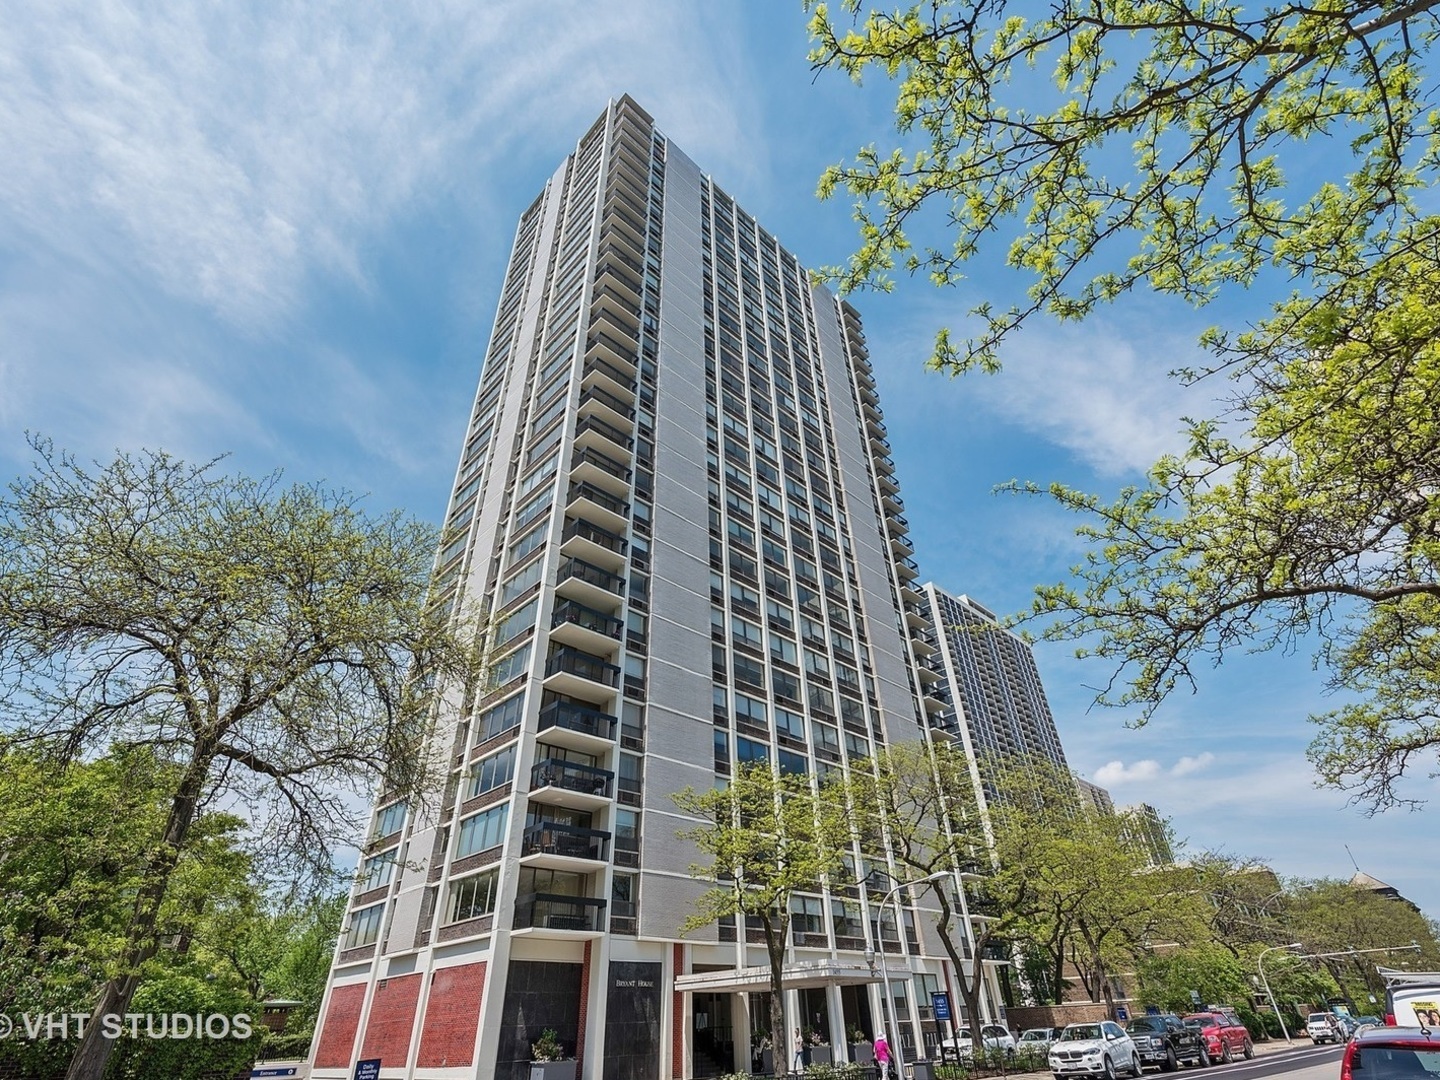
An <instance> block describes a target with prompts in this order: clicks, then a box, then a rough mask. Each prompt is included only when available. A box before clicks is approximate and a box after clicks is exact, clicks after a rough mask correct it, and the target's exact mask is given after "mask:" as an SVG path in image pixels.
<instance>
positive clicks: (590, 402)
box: [578, 386, 635, 431]
mask: <svg viewBox="0 0 1440 1080" xmlns="http://www.w3.org/2000/svg"><path fill="white" fill-rule="evenodd" d="M578 411H579V413H580V415H581V416H594V417H597V418H598V419H600V420H603V421H605V423H607V424H609V425H610V426H611V427H617V426H618V427H620V429H621V430H622V431H624V430H629V428H630V426H631V424H633V423H634V421H635V410H634V409H632V408H631V407H630V405H629V404H628V403H627V402H625V401H622V400H621V399H620V398H618V397H616V396H615V395H614V394H611V393H609V392H607V391H605V390H602V389H600V387H598V386H589V387H587V388H586V389H584V390H582V391H580V407H579V410H578Z"/></svg>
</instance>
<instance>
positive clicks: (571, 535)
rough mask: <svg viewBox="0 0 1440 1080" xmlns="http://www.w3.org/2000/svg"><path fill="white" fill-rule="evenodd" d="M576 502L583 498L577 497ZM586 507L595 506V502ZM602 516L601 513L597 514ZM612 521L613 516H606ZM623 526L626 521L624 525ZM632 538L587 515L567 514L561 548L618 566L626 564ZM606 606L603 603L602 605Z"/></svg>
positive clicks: (597, 562) (600, 563)
mask: <svg viewBox="0 0 1440 1080" xmlns="http://www.w3.org/2000/svg"><path fill="white" fill-rule="evenodd" d="M576 502H577V503H580V502H582V500H576ZM585 508H586V509H589V510H592V511H593V510H594V509H595V507H594V505H593V504H587V505H586V507H585ZM595 516H596V517H600V516H601V515H600V514H598V513H597V514H595ZM606 520H607V521H613V520H614V518H613V516H610V517H607V518H606ZM621 527H622V528H623V527H624V526H623V525H622V526H621ZM629 547H630V542H629V541H628V540H626V539H625V537H623V536H621V535H620V534H619V533H617V532H611V531H610V530H609V529H606V528H602V527H601V526H599V525H596V524H595V523H594V522H593V521H587V520H585V519H584V518H566V519H565V529H564V531H563V532H561V534H560V551H561V553H562V554H565V555H569V556H571V557H579V558H581V559H583V560H585V561H586V562H587V563H589V564H591V565H594V566H601V567H608V568H610V569H612V570H619V569H621V568H622V567H624V565H625V552H626V551H627V550H628V549H629ZM602 606H603V605H602Z"/></svg>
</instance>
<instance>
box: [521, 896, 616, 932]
mask: <svg viewBox="0 0 1440 1080" xmlns="http://www.w3.org/2000/svg"><path fill="white" fill-rule="evenodd" d="M604 915H605V901H604V900H598V899H594V898H592V897H588V896H557V895H555V894H553V893H528V894H526V895H525V896H517V897H516V898H515V929H516V930H523V929H526V928H529V927H543V928H546V929H550V930H589V931H592V932H593V931H598V930H600V929H601V927H602V920H603V918H604Z"/></svg>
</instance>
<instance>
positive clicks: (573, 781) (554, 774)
mask: <svg viewBox="0 0 1440 1080" xmlns="http://www.w3.org/2000/svg"><path fill="white" fill-rule="evenodd" d="M557 704H558V702H557ZM612 719H613V718H612ZM614 781H615V774H614V773H613V772H611V771H610V770H608V769H597V768H596V767H595V766H593V765H581V764H579V763H578V762H574V761H563V760H561V759H559V758H545V759H544V760H543V761H537V762H536V763H535V765H534V767H533V768H531V770H530V790H531V791H540V790H543V789H544V788H560V789H563V790H565V791H576V792H579V793H580V794H582V795H598V796H601V797H602V798H606V799H608V798H609V797H610V792H611V786H612V785H613V783H614Z"/></svg>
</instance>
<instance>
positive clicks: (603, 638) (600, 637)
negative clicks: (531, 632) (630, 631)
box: [550, 600, 625, 652]
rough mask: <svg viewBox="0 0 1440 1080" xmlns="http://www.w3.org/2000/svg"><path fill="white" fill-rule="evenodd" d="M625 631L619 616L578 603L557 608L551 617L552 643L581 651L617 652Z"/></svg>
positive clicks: (560, 605)
mask: <svg viewBox="0 0 1440 1080" xmlns="http://www.w3.org/2000/svg"><path fill="white" fill-rule="evenodd" d="M624 631H625V624H624V623H623V622H621V621H620V620H619V619H617V618H615V616H613V615H609V614H606V613H605V612H603V611H597V610H596V609H595V608H592V607H586V606H585V605H584V604H581V603H578V602H576V601H574V600H566V601H564V602H562V603H559V604H557V605H555V613H554V614H553V615H552V616H551V617H550V640H551V641H559V642H561V643H562V644H565V645H574V646H576V647H577V648H581V649H590V650H594V651H601V652H603V651H604V650H606V649H613V648H614V647H615V642H617V641H619V640H620V635H621V634H622V633H624Z"/></svg>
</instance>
